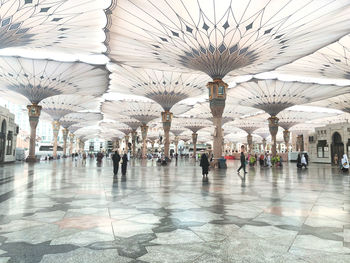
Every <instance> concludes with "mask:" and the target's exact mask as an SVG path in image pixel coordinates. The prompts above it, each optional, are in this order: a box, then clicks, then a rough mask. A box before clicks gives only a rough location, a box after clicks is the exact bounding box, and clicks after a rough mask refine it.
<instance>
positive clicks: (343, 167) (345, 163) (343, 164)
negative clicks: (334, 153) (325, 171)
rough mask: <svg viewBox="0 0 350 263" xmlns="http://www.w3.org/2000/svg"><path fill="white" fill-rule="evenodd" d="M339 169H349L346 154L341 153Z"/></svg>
mask: <svg viewBox="0 0 350 263" xmlns="http://www.w3.org/2000/svg"><path fill="white" fill-rule="evenodd" d="M341 170H342V171H343V172H347V171H349V160H348V156H347V155H346V154H344V155H343V158H342V160H341Z"/></svg>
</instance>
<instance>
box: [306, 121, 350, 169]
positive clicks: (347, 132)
mask: <svg viewBox="0 0 350 263" xmlns="http://www.w3.org/2000/svg"><path fill="white" fill-rule="evenodd" d="M308 149H309V155H310V157H311V161H313V162H318V163H329V164H331V163H334V157H335V155H337V156H338V160H341V158H342V156H343V154H344V153H345V154H347V155H348V156H349V154H350V123H336V124H328V125H326V126H324V127H320V128H315V133H314V134H311V135H310V137H309V148H308Z"/></svg>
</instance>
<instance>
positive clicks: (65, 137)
mask: <svg viewBox="0 0 350 263" xmlns="http://www.w3.org/2000/svg"><path fill="white" fill-rule="evenodd" d="M62 137H63V157H66V155H67V138H68V129H67V128H64V129H62Z"/></svg>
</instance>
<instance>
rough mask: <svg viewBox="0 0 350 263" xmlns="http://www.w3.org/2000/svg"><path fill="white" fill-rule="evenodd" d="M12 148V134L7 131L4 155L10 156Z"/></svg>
mask: <svg viewBox="0 0 350 263" xmlns="http://www.w3.org/2000/svg"><path fill="white" fill-rule="evenodd" d="M12 147H13V132H12V131H9V132H8V134H7V147H6V155H11V154H12Z"/></svg>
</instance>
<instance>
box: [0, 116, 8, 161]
mask: <svg viewBox="0 0 350 263" xmlns="http://www.w3.org/2000/svg"><path fill="white" fill-rule="evenodd" d="M6 128H7V127H6V120H3V121H2V123H1V130H0V163H2V162H4V160H5V147H6Z"/></svg>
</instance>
